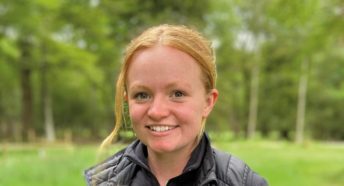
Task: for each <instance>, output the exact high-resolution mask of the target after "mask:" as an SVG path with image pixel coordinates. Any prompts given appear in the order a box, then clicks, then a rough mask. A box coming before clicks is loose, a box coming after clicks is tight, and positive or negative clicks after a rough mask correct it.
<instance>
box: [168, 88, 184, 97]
mask: <svg viewBox="0 0 344 186" xmlns="http://www.w3.org/2000/svg"><path fill="white" fill-rule="evenodd" d="M177 94H179V95H178V96H177ZM184 96H185V93H184V92H183V91H180V90H174V91H173V92H172V95H171V97H173V98H181V97H184Z"/></svg>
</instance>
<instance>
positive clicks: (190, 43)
mask: <svg viewBox="0 0 344 186" xmlns="http://www.w3.org/2000/svg"><path fill="white" fill-rule="evenodd" d="M157 44H159V45H164V46H170V47H173V48H176V49H178V50H180V51H183V52H185V53H187V54H188V55H190V56H191V57H193V58H194V59H195V60H196V62H197V63H198V64H199V65H200V67H201V70H202V73H203V74H204V76H203V77H204V79H203V80H202V81H203V82H204V86H205V89H206V91H207V92H209V91H210V90H211V89H214V88H215V81H216V76H217V74H216V65H215V55H214V51H213V49H212V47H211V43H210V42H209V41H208V40H207V39H206V38H204V37H203V36H202V35H201V34H200V33H199V32H197V31H195V30H193V29H190V28H187V27H186V26H179V25H166V24H164V25H159V26H155V27H151V28H149V29H147V30H146V31H144V32H143V33H142V34H141V35H139V36H138V37H136V38H135V39H133V40H132V41H131V42H130V44H129V45H128V46H127V48H126V51H125V55H124V63H123V64H122V68H121V71H120V73H119V76H118V79H117V83H116V94H115V117H116V120H115V127H114V129H113V130H112V132H111V133H110V135H109V136H108V137H107V138H106V139H105V140H104V141H103V143H102V145H101V148H102V147H104V146H106V145H108V144H110V143H111V141H112V140H113V138H114V137H115V136H116V135H117V133H118V131H119V129H120V128H121V125H122V119H123V106H124V98H125V96H126V78H127V77H126V76H127V72H128V69H129V66H130V62H131V59H132V57H133V56H134V54H135V53H136V52H138V51H139V50H143V49H146V48H150V47H153V46H155V45H157ZM204 126H205V119H203V121H202V130H201V131H200V135H201V134H203V132H204ZM200 135H199V137H200Z"/></svg>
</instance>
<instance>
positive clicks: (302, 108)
mask: <svg viewBox="0 0 344 186" xmlns="http://www.w3.org/2000/svg"><path fill="white" fill-rule="evenodd" d="M308 65H309V64H308V60H307V59H304V60H303V61H302V63H301V76H300V81H299V95H298V102H297V116H296V134H295V142H296V143H302V142H303V139H304V128H305V113H306V94H307V81H308V76H307V73H308Z"/></svg>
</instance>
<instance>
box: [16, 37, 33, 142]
mask: <svg viewBox="0 0 344 186" xmlns="http://www.w3.org/2000/svg"><path fill="white" fill-rule="evenodd" d="M19 44H20V48H21V50H22V54H21V59H20V60H21V69H20V81H21V90H22V106H21V107H22V108H21V121H22V128H21V136H22V140H23V141H28V140H29V133H32V131H33V129H32V119H33V117H32V116H33V112H32V109H33V98H32V87H31V73H32V71H31V67H30V64H29V63H30V46H31V45H30V43H29V42H28V41H26V40H25V39H23V40H21V41H20V43H19Z"/></svg>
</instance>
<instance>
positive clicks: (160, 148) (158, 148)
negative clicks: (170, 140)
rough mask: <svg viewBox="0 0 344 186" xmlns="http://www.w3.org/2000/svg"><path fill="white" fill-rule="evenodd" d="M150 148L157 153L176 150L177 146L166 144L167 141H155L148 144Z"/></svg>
mask: <svg viewBox="0 0 344 186" xmlns="http://www.w3.org/2000/svg"><path fill="white" fill-rule="evenodd" d="M148 148H149V149H150V150H151V151H154V152H157V153H168V152H172V151H174V150H175V147H174V146H173V145H172V144H166V143H158V144H157V143H153V144H148Z"/></svg>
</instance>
